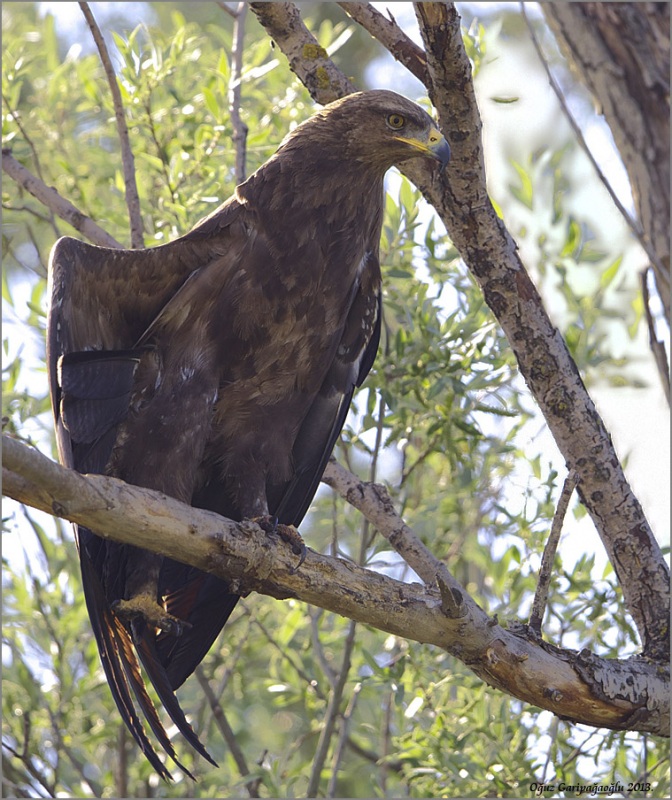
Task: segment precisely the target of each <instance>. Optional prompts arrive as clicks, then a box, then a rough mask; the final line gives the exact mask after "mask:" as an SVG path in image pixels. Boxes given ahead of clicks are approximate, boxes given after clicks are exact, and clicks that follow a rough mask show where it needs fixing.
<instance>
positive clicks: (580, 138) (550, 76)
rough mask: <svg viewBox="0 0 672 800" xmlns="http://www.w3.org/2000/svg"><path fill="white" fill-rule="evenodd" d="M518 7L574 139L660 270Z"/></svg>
mask: <svg viewBox="0 0 672 800" xmlns="http://www.w3.org/2000/svg"><path fill="white" fill-rule="evenodd" d="M520 9H521V12H522V15H523V19H524V20H525V23H526V25H527V28H528V30H529V32H530V38H531V39H532V44H533V45H534V49H535V50H536V52H537V55H538V56H539V60H540V61H541V63H542V66H543V68H544V71H545V72H546V77H547V78H548V82H549V84H550V86H551V89H552V90H553V93H554V94H555V96H556V97H557V98H558V102H559V103H560V108H561V109H562V113H563V114H564V115H565V117H566V119H567V122H569V124H570V126H571V128H572V130H573V131H574V135H575V136H576V139H577V141H578V143H579V147H580V148H581V149H582V150H583V152H584V153H585V154H586V156H587V157H588V160H589V161H590V163H591V164H592V166H593V169H594V170H595V173H596V175H597V177H598V178H599V179H600V181H601V182H602V185H603V186H604V187H605V189H606V190H607V192H609V196H610V197H611V199H612V201H613V203H614V205H615V206H616V208H617V209H618V212H619V214H620V215H621V216H622V217H623V219H624V220H625V222H626V224H627V226H628V227H629V228H630V230H631V231H632V233H633V234H634V236H635V238H636V239H637V241H638V242H639V243H640V245H641V246H642V248H643V249H644V252H645V253H646V254H647V256H648V257H649V259H651V261H652V262H654V263H655V264H656V266H657V268H658V269H659V270H660V271H662V270H663V267H662V265H661V263H660V259H659V258H658V256H657V254H656V252H655V251H654V249H653V247H652V245H651V243H650V242H649V241H648V238H647V237H646V235H645V234H644V231H643V230H642V228H641V226H640V224H639V222H638V221H637V220H635V219H633V218H632V217H631V216H630V214H629V213H628V210H627V209H626V208H625V206H624V205H623V203H621V201H620V200H619V199H618V197H617V195H616V192H615V191H614V189H613V187H612V186H611V184H610V183H609V181H608V180H607V179H606V177H605V175H604V173H603V172H602V170H601V168H600V165H599V164H598V163H597V161H596V160H595V157H594V156H593V154H592V152H591V151H590V148H589V147H588V143H587V142H586V139H585V137H584V135H583V132H582V131H581V128H580V127H579V125H578V123H577V122H576V120H575V119H574V117H573V115H572V112H571V111H570V110H569V106H568V105H567V101H566V100H565V97H564V95H563V93H562V89H561V88H560V86H559V84H558V82H557V81H556V80H555V77H554V76H553V73H552V71H551V67H550V65H549V63H548V60H547V59H546V56H545V55H544V52H543V50H542V49H541V44H540V43H539V39H538V38H537V34H536V33H535V31H534V26H533V25H532V22H531V21H530V19H529V17H528V16H527V12H526V11H525V3H523V2H521V3H520Z"/></svg>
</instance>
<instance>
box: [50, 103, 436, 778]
mask: <svg viewBox="0 0 672 800" xmlns="http://www.w3.org/2000/svg"><path fill="white" fill-rule="evenodd" d="M449 154H450V150H449V147H448V144H447V142H446V140H445V139H444V137H443V136H442V135H441V133H440V132H439V131H438V130H437V128H436V126H435V124H434V122H433V121H432V119H431V117H429V115H428V114H426V113H425V111H423V110H422V109H421V108H420V107H419V106H417V105H415V104H414V103H412V102H410V101H409V100H406V99H405V98H403V97H400V96H399V95H397V94H395V93H394V92H389V91H369V92H360V93H357V94H352V95H349V96H348V97H345V98H343V99H342V100H338V101H337V102H335V103H332V104H331V105H328V106H326V107H325V108H323V109H322V110H320V111H318V112H317V113H316V114H315V115H314V116H313V117H311V118H310V119H309V120H307V121H306V122H304V123H303V124H301V125H299V126H298V127H297V128H296V129H295V130H294V131H292V132H291V133H290V134H289V135H288V136H287V137H286V138H285V140H284V141H283V143H282V144H281V145H280V148H279V149H278V151H277V152H276V153H275V155H273V156H272V157H271V158H270V159H269V160H268V161H267V162H266V163H265V164H264V165H263V166H262V167H260V168H259V169H258V170H257V171H256V172H255V173H254V174H253V175H252V176H251V177H250V178H249V179H248V180H246V181H245V182H244V183H242V184H241V185H240V186H238V187H237V189H236V191H235V193H234V195H233V197H231V198H229V200H227V201H226V202H225V203H224V204H223V205H221V206H220V207H219V208H218V209H217V210H216V211H214V212H213V213H212V214H210V216H208V217H206V218H205V219H204V220H202V221H201V222H199V223H198V224H197V225H196V226H195V227H194V228H193V229H192V230H191V231H190V232H189V233H187V234H186V235H185V236H182V237H181V238H179V239H176V240H175V241H173V242H171V243H169V244H165V245H162V246H159V247H154V248H150V249H147V250H114V249H107V248H102V247H95V246H92V245H88V244H85V243H83V242H80V241H77V240H76V239H72V238H69V237H65V238H62V239H59V241H58V242H57V243H56V244H55V246H54V248H53V251H52V253H51V259H50V265H49V267H50V268H49V279H50V296H51V306H50V310H49V320H48V343H47V350H48V364H49V380H50V390H51V400H52V406H53V410H54V415H55V418H56V431H57V439H58V448H59V454H60V458H61V461H62V462H63V463H64V464H65V465H67V466H68V467H71V468H73V469H76V470H78V471H80V472H91V473H103V474H106V475H113V476H116V477H118V478H121V479H123V480H124V481H127V482H128V483H132V484H136V485H138V486H144V487H147V488H151V489H156V490H158V491H161V492H165V493H166V494H168V495H172V496H173V497H175V498H177V499H178V500H181V501H183V502H185V503H189V504H191V505H193V506H196V507H199V508H205V509H211V510H213V511H215V512H217V513H219V514H222V515H223V516H225V517H229V518H231V519H234V520H242V519H246V518H254V519H262V520H265V521H268V520H271V521H272V522H273V523H280V524H281V525H285V526H297V525H299V523H300V522H301V520H302V519H303V517H304V515H305V514H306V511H307V510H308V507H309V505H310V503H311V501H312V499H313V496H314V494H315V491H316V489H317V486H318V484H319V481H320V478H321V476H322V472H323V470H324V467H325V464H326V461H327V459H328V458H329V456H330V454H331V451H332V449H333V447H334V443H335V441H336V439H337V438H338V436H339V434H340V431H341V428H342V426H343V423H344V420H345V416H346V414H347V411H348V407H349V405H350V401H351V399H352V394H353V391H354V390H355V388H356V387H357V386H359V385H360V384H361V383H362V381H363V380H364V378H365V376H366V375H367V373H368V372H369V369H370V368H371V365H372V363H373V361H374V358H375V355H376V349H377V347H378V340H379V335H380V320H381V307H380V303H381V282H380V267H379V263H378V248H379V240H380V231H381V225H382V219H383V177H384V175H385V172H386V170H387V169H388V168H389V167H391V166H392V165H393V164H399V163H400V162H403V161H405V160H406V159H409V158H413V157H416V156H425V157H429V158H431V159H435V160H436V161H438V162H439V163H440V165H441V166H443V165H445V164H446V163H447V161H448V158H449ZM76 539H77V544H78V549H79V556H80V561H81V568H82V580H83V585H84V593H85V598H86V604H87V608H88V612H89V616H90V618H91V624H92V627H93V631H94V634H95V637H96V641H97V644H98V649H99V651H100V657H101V660H102V664H103V668H104V670H105V675H106V677H107V680H108V683H109V685H110V689H111V691H112V694H113V696H114V699H115V702H116V704H117V706H118V708H119V711H120V713H121V715H122V717H123V719H124V722H125V723H126V725H127V726H128V728H129V730H130V731H131V733H132V735H133V737H134V738H135V740H136V742H137V743H138V745H139V746H140V748H141V750H142V752H143V753H144V754H145V756H146V757H147V758H148V760H149V761H150V763H151V764H152V766H153V768H154V769H155V770H156V771H157V772H158V773H159V774H160V775H161V776H162V777H164V778H165V779H169V778H170V773H169V772H168V769H167V768H166V766H165V765H164V763H163V761H162V760H161V758H159V755H158V754H157V752H156V750H155V749H154V746H153V744H152V742H151V741H150V739H149V736H148V734H147V733H146V731H145V728H144V726H143V723H142V720H141V715H140V714H139V713H138V707H139V709H140V712H141V714H142V715H143V716H144V717H145V719H146V721H147V722H148V723H149V726H150V728H151V729H152V731H153V732H154V734H155V736H156V738H157V740H158V741H159V743H160V744H161V746H162V747H163V749H164V750H165V751H166V753H168V754H169V755H170V757H171V758H172V759H173V760H174V761H175V763H176V764H177V765H178V766H179V767H180V768H181V769H182V770H183V771H184V772H185V773H186V774H187V775H189V776H190V777H191V775H190V773H189V771H188V770H187V769H186V768H185V767H184V766H183V765H182V764H180V762H179V760H178V757H177V753H176V751H175V749H174V747H173V745H172V743H171V741H170V739H169V738H168V735H167V733H166V731H165V730H164V727H163V725H162V723H161V720H160V719H159V715H158V713H157V711H156V709H155V707H154V705H153V703H152V700H151V698H150V696H149V694H148V693H147V690H146V686H145V683H144V681H143V677H142V675H141V671H140V666H139V662H138V656H139V660H140V662H141V663H142V665H143V666H144V669H145V672H146V674H147V676H148V677H149V679H150V681H151V683H152V684H153V686H154V688H155V690H156V692H157V695H158V697H159V698H160V700H161V702H162V704H163V705H164V707H165V710H166V711H167V712H168V714H169V716H170V718H171V719H172V721H173V722H174V724H175V725H176V726H177V728H178V729H179V730H180V731H181V732H182V734H183V735H184V736H185V738H186V739H187V740H188V741H189V742H190V744H191V745H192V746H193V747H194V748H195V749H196V750H197V751H198V752H199V753H200V754H201V755H202V756H203V757H204V758H206V759H208V761H210V762H211V763H213V764H214V763H215V762H214V761H213V760H212V758H211V757H210V755H209V754H208V752H207V751H206V749H205V748H204V746H203V745H202V744H201V742H200V740H199V739H198V737H197V735H196V734H195V732H194V731H193V729H192V728H191V726H190V724H189V723H188V722H187V720H186V718H185V715H184V713H183V711H182V709H181V708H180V705H179V703H178V701H177V698H176V696H175V690H176V689H177V688H178V687H179V686H180V685H181V684H182V683H183V682H184V681H185V680H186V678H187V677H188V676H189V675H190V674H191V673H192V672H193V671H194V669H195V668H196V666H197V665H198V664H199V663H200V662H201V660H202V659H203V657H204V656H205V654H206V653H207V652H208V650H209V649H210V647H211V645H212V643H213V642H214V640H215V638H216V637H217V635H218V634H219V632H220V631H221V629H222V627H223V626H224V624H225V623H226V621H227V619H228V617H229V615H230V614H231V612H232V610H233V608H234V606H235V605H236V601H237V600H238V595H236V594H235V593H233V592H232V591H231V590H230V587H229V586H228V585H227V582H226V581H224V580H220V579H219V578H216V577H214V576H212V575H208V574H206V573H204V572H201V571H200V570H198V569H195V568H193V567H189V566H185V565H184V564H180V563H177V562H175V561H172V560H171V559H168V558H163V557H161V556H158V555H154V554H152V553H149V552H148V551H146V550H141V549H139V548H136V547H133V546H129V545H122V544H116V543H115V542H111V541H106V540H105V539H102V538H100V537H99V536H97V535H96V534H95V532H94V531H90V530H87V529H86V528H83V527H82V526H78V527H77V529H76Z"/></svg>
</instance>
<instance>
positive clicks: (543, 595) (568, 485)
mask: <svg viewBox="0 0 672 800" xmlns="http://www.w3.org/2000/svg"><path fill="white" fill-rule="evenodd" d="M578 482H579V476H578V474H577V473H576V472H575V471H574V470H571V471H570V472H569V473H568V475H567V477H566V478H565V482H564V484H563V487H562V492H560V497H559V499H558V505H557V508H556V509H555V514H554V515H553V522H552V523H551V532H550V534H549V537H548V541H547V542H546V547H544V554H543V555H542V557H541V568H540V569H539V582H538V583H537V590H536V591H535V593H534V602H533V603H532V613H531V614H530V622H529V626H530V628H532V630H533V631H534V632H535V633H536V634H541V623H542V620H543V618H544V611H545V610H546V601H547V600H548V590H549V587H550V584H551V575H552V574H553V561H554V559H555V553H556V551H557V549H558V542H559V541H560V534H561V533H562V523H563V522H564V519H565V514H566V513H567V508H568V507H569V501H570V499H571V497H572V493H573V492H574V489H575V488H576V485H577V484H578Z"/></svg>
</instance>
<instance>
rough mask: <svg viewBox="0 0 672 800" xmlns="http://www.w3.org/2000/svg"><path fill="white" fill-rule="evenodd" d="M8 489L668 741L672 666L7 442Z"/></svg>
mask: <svg viewBox="0 0 672 800" xmlns="http://www.w3.org/2000/svg"><path fill="white" fill-rule="evenodd" d="M2 457H3V491H4V492H5V493H6V495H7V496H9V497H12V498H13V499H15V500H18V501H19V502H21V503H27V504H29V505H31V506H33V507H34V508H38V509H40V510H42V511H46V512H47V513H48V514H52V515H55V516H59V517H63V518H65V519H69V520H71V521H73V522H77V523H79V524H82V525H85V526H86V527H87V528H89V529H91V530H94V531H96V533H97V534H98V535H100V536H102V537H105V538H108V539H113V540H114V541H119V542H126V543H132V544H134V545H136V546H138V547H142V548H144V549H147V550H151V551H153V552H161V553H162V554H163V555H165V556H168V557H169V558H173V559H176V560H177V561H180V562H182V563H185V564H190V565H192V566H194V567H197V568H198V569H201V570H204V571H207V572H210V573H212V574H213V575H217V576H219V577H221V578H224V579H226V580H227V581H229V583H230V584H232V586H233V587H235V588H233V589H232V591H236V592H240V593H242V594H246V593H249V592H251V591H257V592H261V593H263V594H267V595H269V596H271V597H276V598H279V599H284V598H288V597H296V598H298V599H300V600H303V601H305V602H307V603H311V604H313V605H316V606H319V607H321V608H325V609H327V610H329V611H333V612H335V613H338V614H341V615H343V616H346V617H349V618H350V619H352V620H355V621H357V622H363V623H365V624H368V625H372V626H373V627H375V628H379V629H380V630H383V631H387V632H388V633H392V634H394V635H395V636H401V637H403V638H406V639H412V640H413V641H419V642H424V643H428V644H433V645H436V646H437V647H441V648H444V649H445V650H447V651H448V652H450V653H451V654H452V655H454V656H455V657H456V658H458V659H460V660H461V661H463V662H464V663H465V664H467V665H468V666H469V667H470V669H472V670H473V671H474V672H475V673H476V674H477V675H478V676H479V677H481V678H482V679H483V680H485V681H487V682H488V683H489V684H490V685H492V686H494V687H496V688H498V689H501V690H503V691H505V692H508V693H509V694H512V695H513V696H515V697H518V698H520V699H521V700H524V701H525V702H528V703H532V704H534V705H537V706H540V707H541V708H545V709H548V710H550V711H552V712H554V713H556V714H558V715H561V716H562V717H564V718H568V719H572V720H576V721H578V722H582V723H585V724H588V725H593V726H595V727H607V728H615V729H619V730H621V729H627V730H630V729H632V730H639V731H649V732H653V733H657V734H660V735H662V736H666V735H669V669H667V668H665V667H664V666H662V665H660V664H652V663H650V662H649V661H648V660H644V659H638V658H631V659H626V660H620V661H617V660H607V659H602V658H599V657H597V656H593V655H592V654H591V653H590V652H588V651H587V650H584V651H582V652H581V653H575V652H573V651H570V650H561V649H560V648H556V647H553V646H551V645H549V644H546V643H543V642H538V641H535V640H534V639H533V638H532V637H530V636H528V635H527V631H526V629H525V628H523V627H521V628H520V629H519V631H518V632H517V633H514V632H513V631H511V630H506V629H504V628H502V627H501V626H500V625H499V624H497V622H496V621H495V620H492V619H490V618H489V617H488V616H487V614H486V613H485V612H484V611H483V610H482V609H480V608H479V607H478V606H477V605H476V603H475V602H474V601H473V600H472V599H471V597H469V595H468V594H466V592H465V593H464V596H463V598H462V601H463V603H462V605H463V611H464V612H465V613H464V614H463V616H461V617H459V618H452V617H450V616H447V615H446V614H444V612H443V610H442V600H441V596H440V594H439V593H438V592H436V591H432V590H427V589H425V588H424V587H422V586H419V585H418V584H405V583H402V582H401V581H396V580H394V579H392V578H388V577H385V576H383V575H379V574H377V573H375V572H372V571H370V570H367V569H364V568H362V567H358V566H356V565H355V564H352V563H350V562H346V561H343V560H341V559H338V558H332V557H326V556H323V555H320V554H319V553H315V552H314V551H312V550H309V551H308V554H307V557H306V560H305V562H304V564H303V565H302V567H301V569H299V570H295V567H296V557H295V556H294V555H293V554H292V552H291V550H290V548H288V547H284V546H283V545H281V544H280V543H279V541H275V540H273V539H271V538H270V537H269V535H267V534H265V533H264V532H263V531H262V530H261V529H260V528H259V527H258V526H257V525H254V524H253V523H247V522H242V523H238V522H233V521H231V520H227V519H225V518H224V517H220V516H219V515H218V514H214V513H213V512H210V511H204V510H201V509H197V508H192V507H190V506H187V505H184V504H183V503H180V502H178V501H177V500H174V499H173V498H171V497H168V496H166V495H163V494H161V493H159V492H154V491H150V490H148V489H142V488H140V487H137V486H131V485H129V484H125V483H123V481H119V480H117V479H115V478H110V477H106V476H103V475H86V476H84V475H80V474H79V473H77V472H74V471H72V470H68V469H66V468H64V467H61V466H59V465H58V464H56V463H54V462H52V461H50V460H49V459H48V458H46V456H43V455H41V454H40V453H39V452H37V451H36V450H33V449H31V448H29V447H27V446H26V445H23V444H21V443H20V442H19V441H18V440H16V439H13V438H11V437H9V436H7V435H4V436H3V453H2Z"/></svg>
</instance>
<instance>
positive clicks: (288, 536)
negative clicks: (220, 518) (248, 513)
mask: <svg viewBox="0 0 672 800" xmlns="http://www.w3.org/2000/svg"><path fill="white" fill-rule="evenodd" d="M252 522H256V524H257V525H258V526H259V527H260V528H261V529H262V530H263V531H264V532H265V533H275V534H277V535H278V536H279V537H280V538H281V539H282V541H283V542H286V543H287V544H288V545H289V546H290V547H291V548H292V553H294V555H295V556H299V563H298V564H297V565H296V566H295V567H293V568H292V574H294V573H295V572H296V571H297V570H298V569H299V567H300V566H301V564H303V562H304V561H305V560H306V554H307V552H308V549H307V548H306V543H305V542H304V541H303V539H302V538H301V534H300V533H299V532H298V531H297V529H296V528H295V527H294V526H293V525H285V524H284V523H282V522H278V518H277V517H271V516H270V515H268V516H265V517H253V519H252Z"/></svg>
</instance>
